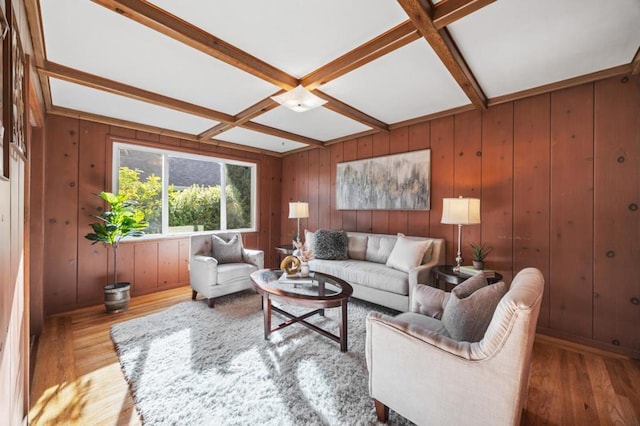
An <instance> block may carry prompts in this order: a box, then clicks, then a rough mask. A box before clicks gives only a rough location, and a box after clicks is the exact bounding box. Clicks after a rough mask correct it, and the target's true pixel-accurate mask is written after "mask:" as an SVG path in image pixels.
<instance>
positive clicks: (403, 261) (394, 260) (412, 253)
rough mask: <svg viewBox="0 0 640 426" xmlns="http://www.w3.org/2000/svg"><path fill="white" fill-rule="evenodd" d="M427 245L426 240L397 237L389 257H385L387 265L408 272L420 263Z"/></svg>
mask: <svg viewBox="0 0 640 426" xmlns="http://www.w3.org/2000/svg"><path fill="white" fill-rule="evenodd" d="M428 245H429V241H428V240H410V239H409V238H405V237H398V240H397V241H396V245H395V246H393V250H391V254H390V255H389V259H387V267H389V268H393V269H397V270H399V271H404V272H409V271H410V270H411V268H415V267H416V266H418V265H420V263H421V262H422V257H423V256H424V252H425V251H426V250H427V246H428Z"/></svg>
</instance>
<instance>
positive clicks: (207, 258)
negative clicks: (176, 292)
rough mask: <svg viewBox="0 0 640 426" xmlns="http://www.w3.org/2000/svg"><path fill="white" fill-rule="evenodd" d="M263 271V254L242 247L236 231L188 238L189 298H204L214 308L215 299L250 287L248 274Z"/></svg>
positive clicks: (259, 251) (239, 236) (240, 238)
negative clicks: (189, 243) (189, 244)
mask: <svg viewBox="0 0 640 426" xmlns="http://www.w3.org/2000/svg"><path fill="white" fill-rule="evenodd" d="M262 268H264V253H263V252H262V251H261V250H249V249H246V248H244V247H243V245H242V236H241V235H240V234H239V233H237V232H216V233H210V234H197V235H193V236H192V237H191V258H190V260H189V276H190V281H191V289H192V293H191V298H192V299H193V300H196V296H197V295H198V293H200V294H201V295H203V296H204V297H205V298H206V299H207V302H208V304H209V307H211V308H213V306H214V303H215V298H216V297H220V296H224V295H226V294H230V293H235V292H237V291H241V290H245V289H249V288H252V283H251V278H250V277H249V275H251V273H252V272H253V271H257V270H258V269H262Z"/></svg>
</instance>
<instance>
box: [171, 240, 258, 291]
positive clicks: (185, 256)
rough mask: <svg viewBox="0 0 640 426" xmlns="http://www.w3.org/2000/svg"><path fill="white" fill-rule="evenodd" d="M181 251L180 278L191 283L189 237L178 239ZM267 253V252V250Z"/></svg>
mask: <svg viewBox="0 0 640 426" xmlns="http://www.w3.org/2000/svg"><path fill="white" fill-rule="evenodd" d="M178 251H179V254H178V256H179V258H178V260H179V264H178V279H179V281H178V282H179V283H180V284H182V285H186V284H189V256H190V255H191V253H190V250H189V239H188V238H184V239H181V240H179V241H178ZM265 255H266V252H265Z"/></svg>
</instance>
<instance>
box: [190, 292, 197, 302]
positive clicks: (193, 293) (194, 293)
mask: <svg viewBox="0 0 640 426" xmlns="http://www.w3.org/2000/svg"><path fill="white" fill-rule="evenodd" d="M197 295H198V292H197V291H195V290H191V300H196V296H197Z"/></svg>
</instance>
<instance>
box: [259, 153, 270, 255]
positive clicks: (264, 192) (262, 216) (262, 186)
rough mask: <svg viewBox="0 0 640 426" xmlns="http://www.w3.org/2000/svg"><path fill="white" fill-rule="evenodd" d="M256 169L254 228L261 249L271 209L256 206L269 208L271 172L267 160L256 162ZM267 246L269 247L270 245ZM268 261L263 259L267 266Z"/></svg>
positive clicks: (267, 238)
mask: <svg viewBox="0 0 640 426" xmlns="http://www.w3.org/2000/svg"><path fill="white" fill-rule="evenodd" d="M257 167H258V170H257V179H258V182H257V186H258V193H257V194H256V209H257V212H256V216H257V218H258V219H257V220H258V223H256V227H257V231H258V232H257V239H258V244H257V246H258V247H261V246H262V245H265V244H268V240H269V228H270V225H271V223H270V221H271V214H272V213H271V208H264V209H260V208H258V207H257V206H269V204H270V203H271V192H270V186H271V171H270V167H269V161H268V160H263V161H260V162H258V165H257ZM268 245H269V246H270V245H271V244H268ZM265 256H268V255H267V253H265ZM268 260H269V259H268V257H265V262H266V264H267V265H269V263H268Z"/></svg>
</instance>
